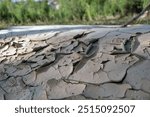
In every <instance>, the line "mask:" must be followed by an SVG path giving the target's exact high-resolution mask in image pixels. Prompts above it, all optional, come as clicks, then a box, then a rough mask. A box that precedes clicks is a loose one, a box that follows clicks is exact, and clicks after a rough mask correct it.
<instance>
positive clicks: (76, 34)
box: [0, 25, 150, 100]
mask: <svg viewBox="0 0 150 117" xmlns="http://www.w3.org/2000/svg"><path fill="white" fill-rule="evenodd" d="M0 99H2V100H3V99H5V100H12V99H17V100H18V99H25V100H31V99H33V100H37V99H39V100H43V99H150V26H149V25H140V26H131V27H127V28H119V27H106V26H50V27H47V28H45V27H38V29H36V28H34V27H17V28H12V29H11V28H10V29H8V30H3V31H0Z"/></svg>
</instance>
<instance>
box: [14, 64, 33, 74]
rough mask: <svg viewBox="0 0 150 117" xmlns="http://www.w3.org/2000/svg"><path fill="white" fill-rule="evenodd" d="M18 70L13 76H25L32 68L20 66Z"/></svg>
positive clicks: (17, 67)
mask: <svg viewBox="0 0 150 117" xmlns="http://www.w3.org/2000/svg"><path fill="white" fill-rule="evenodd" d="M16 69H17V70H16V71H15V72H13V73H12V76H24V75H27V74H28V73H30V72H31V71H32V70H31V67H30V66H29V65H25V64H19V65H18V66H16Z"/></svg>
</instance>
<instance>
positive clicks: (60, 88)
mask: <svg viewBox="0 0 150 117" xmlns="http://www.w3.org/2000/svg"><path fill="white" fill-rule="evenodd" d="M50 82H51V81H49V83H48V84H47V95H48V99H63V98H66V97H70V96H74V95H79V94H81V93H82V92H83V90H84V88H85V85H84V84H71V83H66V82H64V81H62V80H60V81H56V83H55V84H56V85H53V86H51V85H50V84H53V83H50Z"/></svg>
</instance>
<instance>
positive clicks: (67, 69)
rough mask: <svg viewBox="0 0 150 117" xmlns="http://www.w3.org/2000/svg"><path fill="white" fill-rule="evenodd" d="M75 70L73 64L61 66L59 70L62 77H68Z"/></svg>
mask: <svg viewBox="0 0 150 117" xmlns="http://www.w3.org/2000/svg"><path fill="white" fill-rule="evenodd" d="M72 71H73V65H71V64H70V65H65V66H61V67H59V72H60V73H61V75H62V77H65V78H67V77H68V76H69V75H70V74H71V73H72Z"/></svg>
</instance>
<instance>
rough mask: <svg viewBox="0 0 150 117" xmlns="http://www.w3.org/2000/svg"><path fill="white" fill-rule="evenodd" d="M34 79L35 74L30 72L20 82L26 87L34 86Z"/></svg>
mask: <svg viewBox="0 0 150 117" xmlns="http://www.w3.org/2000/svg"><path fill="white" fill-rule="evenodd" d="M35 79H36V72H35V71H32V72H31V73H29V74H28V75H26V76H23V79H22V80H23V82H24V83H25V84H26V85H32V84H34V81H35Z"/></svg>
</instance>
